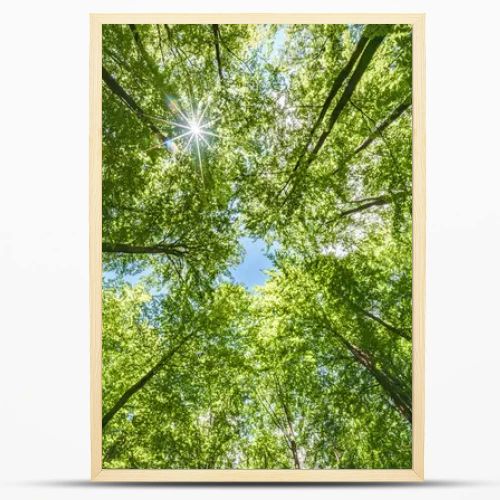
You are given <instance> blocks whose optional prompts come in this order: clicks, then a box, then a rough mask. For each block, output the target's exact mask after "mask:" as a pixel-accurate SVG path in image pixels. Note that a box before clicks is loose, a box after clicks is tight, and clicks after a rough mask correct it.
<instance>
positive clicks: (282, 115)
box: [102, 24, 412, 469]
mask: <svg viewBox="0 0 500 500" xmlns="http://www.w3.org/2000/svg"><path fill="white" fill-rule="evenodd" d="M411 82H412V31H411V26H409V25H366V26H363V25H340V24H324V25H322V24H314V25H302V24H300V25H299V24H297V25H236V24H233V25H229V24H228V25H217V24H204V25H180V24H179V25H168V24H165V25H134V24H129V25H104V26H103V53H102V118H103V122H102V141H103V157H102V165H103V173H102V256H103V289H102V301H103V336H102V368H103V375H102V376H103V379H102V386H103V394H102V396H103V403H102V405H103V407H102V429H103V443H102V444H103V467H104V468H131V469H293V468H295V469H342V468H352V469H380V468H384V469H386V468H391V469H398V468H404V469H406V468H411V466H412V460H411V456H412V444H411V443H412V429H411V423H412V383H411V380H412V364H411V360H412V112H411V110H412V85H411ZM249 240H251V241H257V242H260V243H261V245H262V246H263V247H264V253H265V256H266V259H267V260H268V261H269V263H270V266H269V269H267V271H266V273H265V280H264V282H263V283H262V284H261V285H259V286H249V285H248V284H246V283H244V282H242V281H241V280H238V279H236V278H235V269H237V268H238V266H239V265H241V263H242V262H243V261H244V260H245V258H247V257H248V255H246V253H248V246H247V245H246V244H245V242H246V241H249ZM255 272H259V269H257V268H256V269H255Z"/></svg>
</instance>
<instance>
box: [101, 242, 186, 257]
mask: <svg viewBox="0 0 500 500" xmlns="http://www.w3.org/2000/svg"><path fill="white" fill-rule="evenodd" d="M102 251H103V252H107V253H129V254H165V255H175V256H176V257H184V256H185V255H186V254H187V253H188V252H187V249H186V248H184V247H182V246H179V245H152V246H142V245H128V244H126V243H107V242H104V241H103V243H102Z"/></svg>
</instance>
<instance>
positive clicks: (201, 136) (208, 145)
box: [199, 134, 212, 148]
mask: <svg viewBox="0 0 500 500" xmlns="http://www.w3.org/2000/svg"><path fill="white" fill-rule="evenodd" d="M199 137H200V139H201V140H202V141H203V142H204V143H205V144H206V145H207V148H211V147H212V146H210V143H209V142H208V141H207V140H206V139H205V138H204V137H203V134H200V135H199Z"/></svg>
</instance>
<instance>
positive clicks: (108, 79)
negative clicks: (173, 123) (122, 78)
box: [102, 66, 166, 143]
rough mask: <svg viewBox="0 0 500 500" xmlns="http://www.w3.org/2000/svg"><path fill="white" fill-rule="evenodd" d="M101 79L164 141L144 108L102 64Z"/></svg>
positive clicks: (164, 138)
mask: <svg viewBox="0 0 500 500" xmlns="http://www.w3.org/2000/svg"><path fill="white" fill-rule="evenodd" d="M102 79H103V80H104V83H105V84H106V85H107V86H108V88H109V89H110V90H111V92H113V94H115V95H116V96H117V97H118V98H119V99H120V100H121V101H122V102H123V103H124V104H126V105H127V107H128V108H129V109H131V110H132V111H133V112H134V113H135V114H136V116H137V117H138V118H139V119H140V120H141V121H142V122H143V123H144V124H145V125H146V126H147V127H148V128H149V129H150V130H151V131H152V132H153V133H154V134H156V135H157V136H158V138H159V139H160V140H161V142H162V143H163V142H165V140H166V136H164V135H163V133H162V132H161V130H160V129H159V128H158V127H157V126H156V125H155V124H154V123H151V121H150V120H149V119H148V117H147V115H146V113H145V112H144V110H143V109H142V108H141V107H140V106H139V105H138V104H137V103H136V102H135V100H134V98H133V97H132V96H131V95H129V94H128V93H127V92H126V91H125V89H124V88H123V87H122V86H121V85H120V84H119V83H118V81H117V80H116V79H115V78H113V76H111V73H110V72H109V71H108V70H107V69H106V68H105V67H104V66H103V67H102Z"/></svg>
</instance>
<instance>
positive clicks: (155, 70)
mask: <svg viewBox="0 0 500 500" xmlns="http://www.w3.org/2000/svg"><path fill="white" fill-rule="evenodd" d="M128 27H129V28H130V31H131V32H132V36H133V37H134V42H135V44H136V45H137V49H138V50H139V53H140V54H141V57H142V58H143V59H144V62H145V63H146V64H147V66H148V68H149V71H151V73H152V74H153V77H154V78H155V79H157V78H159V77H160V73H159V72H158V67H157V65H156V64H155V63H154V61H153V59H152V57H151V56H150V55H149V54H148V52H147V50H146V49H145V47H144V44H143V43H142V39H141V35H140V34H139V30H138V29H137V26H136V25H135V24H129V25H128Z"/></svg>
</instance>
